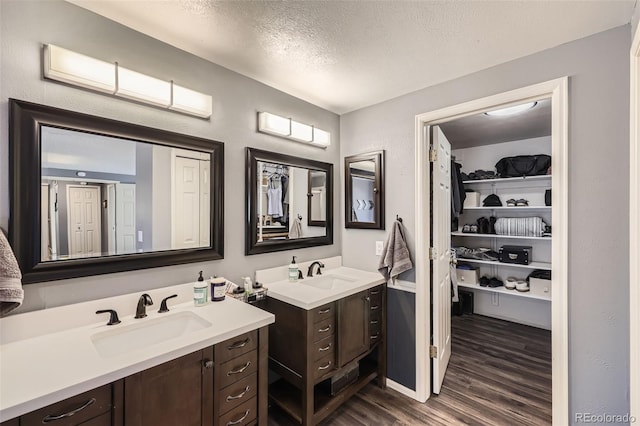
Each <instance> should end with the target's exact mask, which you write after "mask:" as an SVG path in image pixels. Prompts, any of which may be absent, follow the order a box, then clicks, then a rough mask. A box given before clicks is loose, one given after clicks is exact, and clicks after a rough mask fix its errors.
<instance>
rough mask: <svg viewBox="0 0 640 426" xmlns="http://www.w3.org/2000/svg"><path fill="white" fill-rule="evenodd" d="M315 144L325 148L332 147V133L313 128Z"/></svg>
mask: <svg viewBox="0 0 640 426" xmlns="http://www.w3.org/2000/svg"><path fill="white" fill-rule="evenodd" d="M313 143H314V144H316V145H320V146H323V147H327V146H329V145H331V133H329V132H327V131H324V130H320V129H317V128H315V127H314V128H313Z"/></svg>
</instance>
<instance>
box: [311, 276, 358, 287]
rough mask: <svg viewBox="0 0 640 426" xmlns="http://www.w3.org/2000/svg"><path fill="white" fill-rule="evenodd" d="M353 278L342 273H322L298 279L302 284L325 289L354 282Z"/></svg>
mask: <svg viewBox="0 0 640 426" xmlns="http://www.w3.org/2000/svg"><path fill="white" fill-rule="evenodd" d="M354 281H355V279H353V278H350V277H344V276H342V275H323V276H320V277H313V278H308V279H304V280H302V281H300V283H302V284H304V285H308V286H311V287H315V288H321V289H325V290H331V289H334V288H336V287H339V286H340V285H344V284H348V283H352V282H354Z"/></svg>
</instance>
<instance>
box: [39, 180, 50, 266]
mask: <svg viewBox="0 0 640 426" xmlns="http://www.w3.org/2000/svg"><path fill="white" fill-rule="evenodd" d="M50 235H51V221H50V220H49V184H48V183H43V184H41V186H40V260H42V261H44V260H51V255H50V253H51V247H50V245H51V244H50V241H49V236H50Z"/></svg>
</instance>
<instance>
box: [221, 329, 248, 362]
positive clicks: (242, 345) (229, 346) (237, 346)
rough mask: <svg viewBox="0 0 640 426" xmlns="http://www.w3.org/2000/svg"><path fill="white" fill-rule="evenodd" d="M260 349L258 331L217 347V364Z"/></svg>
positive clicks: (227, 341)
mask: <svg viewBox="0 0 640 426" xmlns="http://www.w3.org/2000/svg"><path fill="white" fill-rule="evenodd" d="M257 347H258V331H257V330H253V331H250V332H248V333H245V334H241V335H239V336H237V337H234V338H232V339H229V340H226V341H224V342H222V343H218V344H217V345H216V346H215V358H216V363H217V364H218V365H219V364H221V363H223V362H225V361H228V360H230V359H232V358H235V357H237V356H239V355H242V354H245V353H247V352H250V351H253V350H255V349H256V348H257Z"/></svg>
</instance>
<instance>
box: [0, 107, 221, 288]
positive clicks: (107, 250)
mask: <svg viewBox="0 0 640 426" xmlns="http://www.w3.org/2000/svg"><path fill="white" fill-rule="evenodd" d="M9 121H10V129H9V132H10V145H9V149H10V180H11V182H10V191H11V194H10V198H11V213H10V218H9V238H10V241H11V244H12V246H13V248H14V251H15V253H16V257H17V260H18V263H19V265H20V268H21V270H22V274H23V283H26V284H28V283H34V282H42V281H52V280H59V279H65V278H75V277H82V276H90V275H98V274H106V273H112V272H122V271H130V270H135V269H144V268H152V267H158V266H167V265H175V264H181V263H189V262H198V261H204V260H213V259H221V258H223V247H224V224H223V212H224V208H223V200H224V194H223V193H224V182H223V179H224V165H223V164H224V144H223V143H222V142H217V141H213V140H208V139H203V138H198V137H194V136H188V135H183V134H178V133H173V132H168V131H164V130H159V129H154V128H149V127H144V126H139V125H135V124H129V123H124V122H120V121H115V120H110V119H106V118H101V117H96V116H91V115H87V114H82V113H78V112H72V111H67V110H62V109H58V108H53V107H49V106H44V105H38V104H33V103H29V102H24V101H18V100H14V99H11V100H10V120H9Z"/></svg>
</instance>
